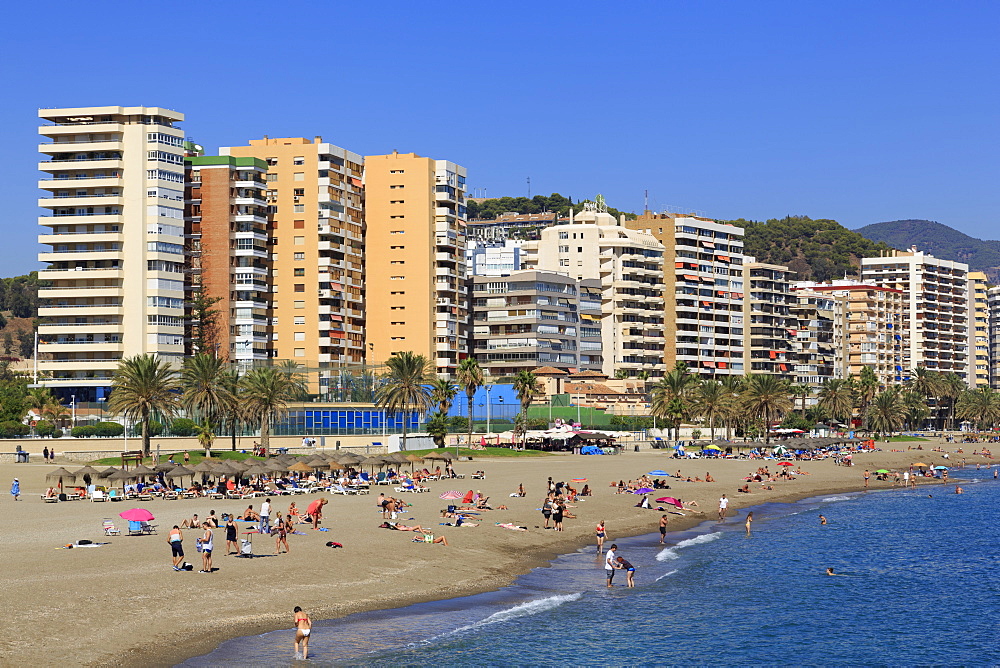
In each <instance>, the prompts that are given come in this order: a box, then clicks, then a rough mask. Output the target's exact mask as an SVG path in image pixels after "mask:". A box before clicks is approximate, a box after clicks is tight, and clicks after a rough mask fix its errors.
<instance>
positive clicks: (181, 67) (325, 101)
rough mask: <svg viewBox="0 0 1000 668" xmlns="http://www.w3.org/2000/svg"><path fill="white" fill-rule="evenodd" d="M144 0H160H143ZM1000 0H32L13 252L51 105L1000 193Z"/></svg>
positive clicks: (763, 202)
mask: <svg viewBox="0 0 1000 668" xmlns="http://www.w3.org/2000/svg"><path fill="white" fill-rule="evenodd" d="M139 7H142V10H141V11H140V10H139V9H137V8H139ZM998 19H1000V3H995V2H961V1H959V2H891V1H890V2H885V1H880V2H868V1H866V2H844V1H840V2H836V3H803V2H767V1H763V2H762V1H757V2H725V1H721V0H720V1H716V2H668V1H661V2H623V3H608V2H605V3H590V2H516V1H514V2H503V3H443V2H422V3H415V2H386V3H366V2H354V3H348V2H338V1H336V0H334V1H332V2H295V1H292V2H282V3H262V2H253V1H246V2H240V3H225V2H219V3H214V2H199V3H192V2H186V1H177V2H172V3H162V4H155V3H154V4H153V5H148V4H145V5H142V4H136V3H128V2H105V3H103V4H100V5H94V4H92V3H90V4H88V3H78V2H76V3H69V2H61V1H48V2H44V3H18V4H16V5H13V6H10V7H7V8H6V15H5V30H4V35H3V45H2V47H0V50H2V51H0V62H2V63H3V64H2V65H0V68H2V70H0V71H2V73H3V75H2V82H3V93H4V94H3V103H2V104H0V145H2V147H3V149H4V150H5V152H4V154H5V155H6V156H7V159H6V160H4V161H3V162H2V163H0V170H2V174H0V177H2V178H0V183H2V184H4V185H3V193H2V195H3V201H4V203H5V207H4V209H3V212H2V216H3V219H2V221H3V229H4V232H5V233H6V237H7V243H5V244H4V245H3V246H2V248H0V261H2V263H3V266H4V269H3V270H2V272H0V274H2V275H7V276H9V275H13V274H15V273H22V272H25V271H29V270H31V269H34V268H37V266H38V264H37V262H35V260H34V255H35V253H36V252H37V251H38V250H39V247H38V246H37V244H36V243H35V235H36V234H37V233H38V227H37V225H36V216H37V215H38V209H37V208H36V201H35V200H36V198H37V194H38V191H37V190H36V187H35V181H36V179H37V172H35V171H34V170H35V160H36V156H37V153H36V142H37V136H36V129H35V127H36V125H37V121H36V110H37V108H38V107H62V106H84V105H101V104H121V105H137V104H138V105H149V106H163V107H168V108H173V109H176V110H179V111H183V112H184V113H186V114H187V118H188V120H187V122H186V124H185V126H184V127H185V129H186V130H187V133H188V135H189V136H190V137H191V138H193V139H194V140H196V141H198V142H199V143H202V144H204V145H205V146H206V147H207V148H208V149H209V150H211V151H214V150H215V149H216V148H217V147H218V146H225V145H234V144H241V143H245V142H246V140H248V139H251V138H257V137H260V136H262V135H264V134H267V135H270V136H272V137H274V136H306V137H312V136H314V135H322V136H323V138H324V139H325V140H326V141H329V142H332V143H335V144H338V145H341V146H344V147H345V148H348V149H350V150H352V151H356V152H358V153H362V154H376V153H385V152H389V151H392V150H393V149H398V150H399V151H403V152H408V151H414V152H417V153H419V154H421V155H429V156H431V157H435V158H445V159H449V160H453V161H454V162H457V163H459V164H462V165H465V166H466V167H467V168H468V170H469V186H470V188H478V189H482V188H485V189H486V193H487V195H489V196H500V195H523V194H526V192H527V184H526V179H527V178H528V177H530V178H531V192H532V194H538V193H544V194H548V193H552V192H560V193H562V194H564V195H570V196H573V197H574V198H578V199H580V198H584V197H592V196H593V195H594V194H596V193H598V192H600V193H603V194H604V195H605V196H606V198H607V200H608V202H609V203H610V204H611V205H612V206H615V207H618V208H621V209H625V210H640V209H641V208H642V204H643V191H644V190H647V189H648V191H649V194H650V205H651V208H653V209H654V210H679V211H698V212H701V213H703V214H704V215H708V216H712V217H717V218H738V217H744V218H749V219H766V218H770V217H780V216H783V215H786V214H805V215H809V216H812V217H814V218H819V217H824V218H834V219H836V220H839V221H840V222H842V223H843V224H845V225H847V226H848V227H859V226H861V225H866V224H868V223H872V222H880V221H885V220H896V219H904V218H928V219H932V220H937V221H939V222H942V223H944V224H947V225H951V226H953V227H956V228H958V229H961V230H962V231H964V232H966V233H968V234H971V235H973V236H980V237H984V238H997V237H1000V231H994V227H995V224H994V223H995V219H996V218H995V213H996V211H997V209H998V204H1000V201H998V200H1000V188H998V187H997V184H998V182H1000V174H998V168H997V155H998V153H1000V151H998V149H1000V146H998V143H1000V142H998V139H1000V124H998V123H997V113H996V110H997V109H1000V104H998V102H1000V100H998V97H1000V93H998V90H1000V89H998V87H997V85H996V81H997V72H998V71H1000V57H998V56H1000V53H998V52H1000V41H998V40H997V39H996V28H997V25H998V24H1000V23H998Z"/></svg>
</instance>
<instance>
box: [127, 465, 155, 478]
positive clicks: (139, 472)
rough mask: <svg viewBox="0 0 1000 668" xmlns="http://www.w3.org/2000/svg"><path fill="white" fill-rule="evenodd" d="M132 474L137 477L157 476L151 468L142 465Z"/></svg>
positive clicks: (133, 470)
mask: <svg viewBox="0 0 1000 668" xmlns="http://www.w3.org/2000/svg"><path fill="white" fill-rule="evenodd" d="M132 473H133V474H135V475H137V476H147V475H156V471H154V470H153V469H151V468H149V467H148V466H143V465H142V464H139V465H138V466H136V467H135V468H134V469H132Z"/></svg>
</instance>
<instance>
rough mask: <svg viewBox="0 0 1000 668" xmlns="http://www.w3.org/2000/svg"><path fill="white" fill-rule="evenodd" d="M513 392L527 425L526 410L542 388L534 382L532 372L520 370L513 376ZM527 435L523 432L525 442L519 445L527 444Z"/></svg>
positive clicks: (536, 381) (525, 431)
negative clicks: (519, 403) (515, 394)
mask: <svg viewBox="0 0 1000 668" xmlns="http://www.w3.org/2000/svg"><path fill="white" fill-rule="evenodd" d="M514 391H515V392H516V393H517V399H518V401H520V402H521V412H522V413H523V414H524V421H525V424H527V423H528V408H529V407H530V406H531V402H532V401H534V400H535V393H536V392H541V391H542V387H541V385H540V384H539V382H538V380H536V378H535V374H534V373H533V372H531V371H528V370H527V369H522V370H520V371H518V372H517V375H516V376H514ZM527 433H528V432H527V430H524V435H525V440H524V441H523V442H522V443H521V445H522V446H523V445H525V444H526V442H527Z"/></svg>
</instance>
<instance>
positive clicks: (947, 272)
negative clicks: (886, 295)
mask: <svg viewBox="0 0 1000 668" xmlns="http://www.w3.org/2000/svg"><path fill="white" fill-rule="evenodd" d="M968 273H969V265H967V264H964V263H962V262H953V261H951V260H940V259H938V258H936V257H934V256H933V255H929V254H927V253H924V252H922V251H918V250H917V249H916V248H911V249H910V250H909V251H893V254H892V255H890V256H887V257H868V258H863V259H862V260H861V278H862V280H864V281H872V282H874V283H876V284H877V285H880V286H883V287H886V288H896V289H898V290H902V292H903V327H904V329H905V330H906V332H907V334H908V337H907V338H906V342H905V345H906V346H907V348H908V350H906V351H904V354H903V357H904V359H908V360H909V369H903V371H904V372H906V371H909V370H910V369H917V368H926V369H929V370H931V371H940V372H942V373H955V374H957V375H958V376H959V377H960V378H962V380H964V381H966V383H968V382H970V379H969V377H968V375H969V322H970V313H969V287H968ZM973 382H974V381H973Z"/></svg>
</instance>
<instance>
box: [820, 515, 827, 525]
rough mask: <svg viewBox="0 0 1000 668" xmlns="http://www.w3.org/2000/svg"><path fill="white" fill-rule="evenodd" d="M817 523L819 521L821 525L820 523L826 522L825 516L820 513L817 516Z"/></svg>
mask: <svg viewBox="0 0 1000 668" xmlns="http://www.w3.org/2000/svg"><path fill="white" fill-rule="evenodd" d="M819 523H820V524H821V525H822V524H826V518H825V517H824V516H822V515H820V516H819Z"/></svg>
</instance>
